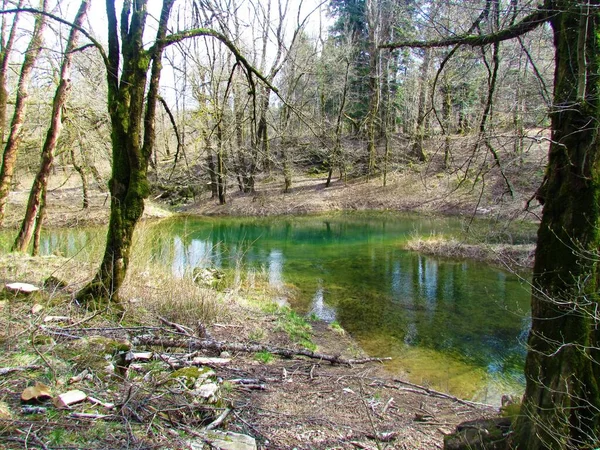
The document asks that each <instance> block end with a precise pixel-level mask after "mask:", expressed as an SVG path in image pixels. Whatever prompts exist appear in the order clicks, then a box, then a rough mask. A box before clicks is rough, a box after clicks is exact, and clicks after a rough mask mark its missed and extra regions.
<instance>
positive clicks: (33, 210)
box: [13, 0, 89, 252]
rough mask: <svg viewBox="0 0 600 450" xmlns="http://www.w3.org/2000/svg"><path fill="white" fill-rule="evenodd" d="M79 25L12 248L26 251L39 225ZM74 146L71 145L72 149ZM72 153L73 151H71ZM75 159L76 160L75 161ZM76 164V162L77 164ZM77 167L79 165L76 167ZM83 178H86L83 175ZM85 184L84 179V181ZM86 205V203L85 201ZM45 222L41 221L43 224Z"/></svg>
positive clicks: (78, 20) (79, 19)
mask: <svg viewBox="0 0 600 450" xmlns="http://www.w3.org/2000/svg"><path fill="white" fill-rule="evenodd" d="M88 7H89V1H88V0H83V1H82V2H81V5H80V7H79V10H78V12H77V15H76V16H75V21H74V22H73V23H74V24H75V25H76V26H77V27H81V24H82V23H83V20H84V18H85V16H86V14H87V10H88ZM77 27H73V28H71V32H70V34H69V38H68V40H67V45H66V49H65V54H64V56H63V61H62V64H61V68H60V81H59V83H58V87H57V88H56V93H55V94H54V100H53V103H52V117H51V118H50V127H49V129H48V132H47V134H46V140H45V141H44V146H43V148H42V155H41V162H40V167H39V169H38V172H37V174H36V177H35V180H34V181H33V185H32V186H31V191H30V192H29V200H28V201H27V209H26V210H25V217H24V218H23V221H22V222H21V229H20V230H19V234H18V235H17V238H16V239H15V242H14V244H13V250H17V251H21V252H24V251H26V250H27V247H28V246H29V242H30V241H31V236H32V235H33V231H34V229H35V226H36V220H38V219H39V217H38V212H39V209H40V206H41V197H42V192H44V191H45V190H46V188H47V185H48V177H49V176H50V168H51V167H52V163H53V161H54V151H55V149H56V145H57V142H58V138H59V136H60V132H61V128H62V120H63V114H62V112H63V107H64V105H65V102H66V101H67V96H68V93H69V90H70V86H71V80H70V77H71V62H72V60H73V51H74V49H75V47H76V46H77V39H78V36H79V30H78V28H77ZM72 151H73V150H72V149H71V152H72ZM71 154H72V153H71ZM74 161H75V160H74V159H73V164H74ZM74 165H75V164H74ZM76 168H77V167H76ZM82 180H85V178H84V177H82ZM84 187H85V183H84ZM84 207H85V203H84ZM41 225H42V224H41V223H40V226H41Z"/></svg>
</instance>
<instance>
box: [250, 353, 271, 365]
mask: <svg viewBox="0 0 600 450" xmlns="http://www.w3.org/2000/svg"><path fill="white" fill-rule="evenodd" d="M273 358H274V357H273V354H272V353H270V352H258V353H255V354H254V359H256V360H257V361H259V362H261V363H263V364H269V363H270V362H271V361H273Z"/></svg>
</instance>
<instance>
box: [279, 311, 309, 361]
mask: <svg viewBox="0 0 600 450" xmlns="http://www.w3.org/2000/svg"><path fill="white" fill-rule="evenodd" d="M278 328H279V329H281V330H283V331H285V332H286V333H287V335H288V336H289V337H290V339H291V340H292V341H294V342H297V343H298V344H300V345H301V346H302V347H304V348H306V349H308V350H312V351H314V350H316V348H317V346H316V345H315V344H314V343H313V342H312V326H311V325H310V323H308V321H307V320H306V319H305V318H304V317H302V316H300V315H299V314H298V313H297V312H296V311H294V310H292V309H290V308H289V307H284V308H280V311H279V318H278Z"/></svg>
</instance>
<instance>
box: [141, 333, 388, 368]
mask: <svg viewBox="0 0 600 450" xmlns="http://www.w3.org/2000/svg"><path fill="white" fill-rule="evenodd" d="M133 341H134V344H135V345H151V346H157V347H177V348H185V349H188V350H189V351H195V350H210V351H214V352H218V353H220V352H224V351H227V352H245V353H259V352H269V353H272V354H274V355H279V356H283V357H284V358H293V357H295V356H305V357H307V358H312V359H318V360H321V361H328V362H330V363H331V364H346V365H349V366H351V365H354V364H366V363H370V362H383V361H389V360H391V359H392V358H389V357H388V358H359V359H347V358H342V357H341V356H340V355H327V354H324V353H318V352H312V351H310V350H306V349H291V348H280V347H272V346H270V345H260V344H243V343H239V342H221V341H215V340H211V339H193V338H188V339H173V338H158V337H154V336H138V337H136V338H134V340H133Z"/></svg>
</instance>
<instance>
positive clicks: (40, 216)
mask: <svg viewBox="0 0 600 450" xmlns="http://www.w3.org/2000/svg"><path fill="white" fill-rule="evenodd" d="M47 192H48V186H44V188H43V189H42V194H41V195H40V207H39V208H38V213H37V218H36V219H35V230H34V231H33V249H32V250H31V254H32V256H37V255H39V254H40V238H41V236H42V224H43V223H44V217H46V194H47Z"/></svg>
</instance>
